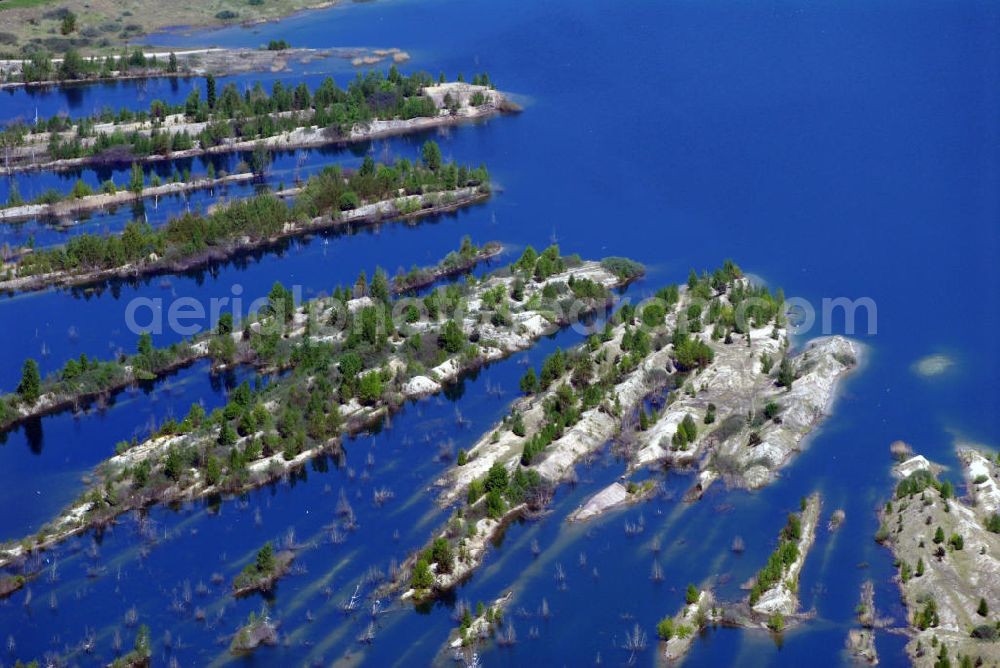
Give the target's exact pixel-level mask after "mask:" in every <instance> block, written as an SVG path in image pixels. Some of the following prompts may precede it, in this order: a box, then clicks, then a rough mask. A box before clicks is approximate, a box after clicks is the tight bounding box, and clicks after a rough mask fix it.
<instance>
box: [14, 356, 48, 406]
mask: <svg viewBox="0 0 1000 668" xmlns="http://www.w3.org/2000/svg"><path fill="white" fill-rule="evenodd" d="M41 391H42V377H41V374H39V373H38V362H36V361H35V360H33V359H31V358H28V359H26V360H24V366H23V367H21V382H20V383H19V384H18V386H17V395H18V396H19V397H20V398H21V400H22V401H23V402H24V403H26V404H28V405H32V404H34V403H35V402H36V401H38V397H39V396H40V395H41Z"/></svg>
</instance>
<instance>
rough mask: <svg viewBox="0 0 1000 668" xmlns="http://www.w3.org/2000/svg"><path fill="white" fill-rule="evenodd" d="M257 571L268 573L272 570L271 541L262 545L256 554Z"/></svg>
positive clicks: (272, 550) (272, 551) (272, 549)
mask: <svg viewBox="0 0 1000 668" xmlns="http://www.w3.org/2000/svg"><path fill="white" fill-rule="evenodd" d="M257 570H258V571H259V572H261V573H270V572H271V571H272V570H274V548H273V547H272V546H271V541H268V542H266V543H264V547H262V548H260V550H259V551H258V552H257Z"/></svg>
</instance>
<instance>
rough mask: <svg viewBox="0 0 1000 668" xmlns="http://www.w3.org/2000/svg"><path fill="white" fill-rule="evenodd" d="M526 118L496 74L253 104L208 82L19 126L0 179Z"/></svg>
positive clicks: (332, 88) (417, 78)
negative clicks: (178, 93) (171, 101)
mask: <svg viewBox="0 0 1000 668" xmlns="http://www.w3.org/2000/svg"><path fill="white" fill-rule="evenodd" d="M516 110H518V107H517V105H515V104H514V103H512V102H511V101H510V100H508V98H507V97H506V96H505V95H504V94H503V93H501V92H499V91H498V90H496V89H495V88H494V87H493V83H492V82H491V80H490V79H489V75H488V74H479V75H476V76H475V77H474V79H473V83H466V82H461V81H451V82H448V81H445V80H444V79H443V78H439V79H438V80H434V79H433V78H432V77H431V76H430V75H428V74H427V73H417V74H413V75H409V76H404V75H403V74H401V73H400V72H399V71H398V70H397V69H396V68H395V66H393V68H392V69H390V71H389V72H388V73H385V74H383V73H381V72H373V71H369V72H368V73H367V74H366V75H365V76H361V75H360V74H359V75H358V76H357V77H356V78H354V79H352V80H350V81H349V82H348V85H347V86H346V88H341V87H340V86H338V84H337V83H336V82H335V81H334V80H333V78H330V77H328V78H327V79H325V80H324V82H323V83H322V84H320V85H319V86H317V87H316V88H314V89H313V90H310V89H309V88H308V87H307V86H306V85H305V84H299V85H298V86H294V87H292V86H285V85H283V84H282V83H281V82H280V81H279V82H276V83H275V84H274V85H273V86H272V87H271V90H270V91H265V90H264V88H263V86H262V85H261V84H260V83H259V82H258V83H256V84H255V85H254V87H253V88H252V90H251V91H250V92H248V93H247V94H246V95H244V94H241V93H240V92H239V91H238V90H237V89H236V85H235V84H234V83H228V84H226V85H225V86H224V87H223V88H222V89H221V90H217V89H216V84H215V79H214V78H212V77H208V78H207V79H206V84H205V91H204V93H202V92H201V91H200V89H195V90H192V92H191V94H190V95H189V96H188V98H187V100H185V102H184V103H183V104H178V105H168V104H166V103H164V102H163V101H161V100H154V101H152V102H151V103H150V105H149V108H148V110H143V111H139V112H133V111H131V110H129V109H121V110H119V111H118V112H117V113H114V112H113V111H111V110H106V111H104V112H101V113H99V114H97V115H95V116H92V117H87V118H83V119H77V120H75V121H74V120H73V119H70V118H68V117H65V116H53V117H51V118H49V119H39V120H38V121H36V122H34V123H33V124H30V125H28V124H25V123H23V122H20V123H12V124H10V125H8V127H6V128H4V129H3V131H2V133H0V134H2V139H3V145H4V152H3V156H2V158H3V160H2V167H0V173H6V174H10V173H13V172H17V171H27V170H48V171H60V170H71V169H78V168H80V167H83V166H87V165H101V164H121V163H128V162H143V163H146V162H154V161H167V160H175V159H180V158H191V157H198V156H205V155H215V154H220V153H231V152H234V151H247V152H249V151H254V150H255V149H256V150H288V149H296V148H306V147H316V146H324V145H331V144H349V143H357V142H365V141H370V140H372V139H376V138H379V137H386V136H391V135H399V134H408V133H413V132H419V131H421V130H428V129H431V128H436V127H441V126H446V125H453V124H457V123H464V122H469V121H475V120H480V119H484V118H488V117H490V116H493V115H496V114H498V113H502V112H510V111H516Z"/></svg>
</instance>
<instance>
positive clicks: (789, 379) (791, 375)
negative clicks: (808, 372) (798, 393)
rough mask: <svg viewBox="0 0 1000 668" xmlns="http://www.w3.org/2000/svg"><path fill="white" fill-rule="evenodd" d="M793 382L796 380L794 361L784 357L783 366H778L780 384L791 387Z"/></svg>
mask: <svg viewBox="0 0 1000 668" xmlns="http://www.w3.org/2000/svg"><path fill="white" fill-rule="evenodd" d="M793 382H795V371H794V369H792V362H791V360H789V359H788V358H787V357H784V358H782V360H781V366H779V367H778V385H779V386H781V387H787V388H791V387H792V383H793Z"/></svg>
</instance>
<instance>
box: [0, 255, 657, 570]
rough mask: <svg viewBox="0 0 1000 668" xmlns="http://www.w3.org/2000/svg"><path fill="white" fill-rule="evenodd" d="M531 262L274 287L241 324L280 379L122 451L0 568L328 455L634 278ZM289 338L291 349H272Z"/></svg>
mask: <svg viewBox="0 0 1000 668" xmlns="http://www.w3.org/2000/svg"><path fill="white" fill-rule="evenodd" d="M541 257H542V258H544V259H542V260H540V262H541V264H540V270H536V271H533V272H529V273H528V277H529V278H530V280H525V279H524V278H521V277H519V276H515V274H517V272H518V269H517V267H516V266H512V267H510V268H507V269H501V270H498V271H497V272H494V273H493V274H491V275H490V276H487V277H486V278H484V279H483V280H482V281H480V280H475V279H473V278H470V279H469V281H468V282H467V283H466V284H464V285H461V284H451V285H449V286H448V287H447V288H438V289H437V290H435V291H433V292H431V293H430V294H429V295H427V296H426V297H423V298H422V299H419V298H408V299H407V300H406V301H401V299H402V298H397V297H393V296H392V290H391V288H390V284H389V280H388V277H387V276H386V275H385V274H384V272H376V274H375V275H374V277H373V278H372V281H371V284H368V282H367V280H366V279H365V277H364V276H362V277H360V278H359V281H358V282H357V283H356V284H355V285H354V286H353V287H352V288H350V289H348V288H344V289H341V288H338V289H337V290H336V291H335V293H334V296H333V297H331V298H328V299H319V300H316V301H314V302H310V303H309V304H307V305H306V306H305V307H304V308H303V310H302V311H304V312H296V311H295V310H294V309H293V308H292V306H291V303H290V301H291V299H292V297H291V293H288V292H287V291H285V290H284V288H282V287H281V286H280V285H276V286H275V289H273V290H272V291H271V295H270V303H269V307H268V309H269V311H270V312H271V313H273V314H274V315H273V317H272V318H271V324H272V326H271V327H261V328H259V329H255V328H253V327H251V328H249V336H248V338H249V343H250V345H251V346H253V347H254V349H255V350H256V351H257V353H258V354H259V355H261V357H263V358H264V359H266V360H268V361H269V362H270V364H271V365H273V366H275V367H280V366H284V367H285V368H288V369H289V373H287V374H286V375H285V376H283V377H281V378H279V379H275V380H274V381H273V382H271V383H269V384H268V385H267V386H266V387H265V388H262V389H259V390H256V391H254V390H251V388H250V387H249V385H247V384H244V385H242V386H241V387H240V388H238V389H237V391H234V393H233V394H232V396H231V397H230V401H229V403H228V404H227V406H226V408H225V409H220V410H217V411H215V412H213V413H212V414H210V415H206V414H205V411H204V410H203V409H200V406H199V405H197V404H196V405H194V406H192V408H191V411H190V412H189V414H188V415H187V416H186V417H185V418H184V420H182V421H179V422H178V421H171V422H170V423H169V424H165V425H163V426H162V427H161V429H160V431H159V432H158V433H157V434H155V435H154V436H152V437H151V438H149V439H147V440H145V441H143V442H141V443H138V444H135V445H131V444H126V447H125V448H123V449H122V451H121V452H120V453H119V454H117V455H115V456H114V457H112V458H111V459H109V460H108V461H107V462H105V463H104V464H102V465H100V466H98V467H97V469H96V470H95V474H94V477H95V483H94V484H93V485H92V486H91V488H90V489H89V490H88V491H87V492H86V493H84V494H83V495H82V497H81V498H80V500H79V501H78V502H76V503H74V504H72V505H71V506H70V507H69V508H67V509H66V511H65V512H64V513H63V514H62V515H60V517H59V518H57V519H56V520H55V521H54V522H52V523H51V524H49V525H47V526H46V527H44V528H43V529H42V531H41V532H39V534H38V535H37V536H35V537H34V538H31V539H25V540H24V541H21V542H20V543H18V544H16V545H10V546H8V547H7V548H6V549H5V550H4V551H3V555H4V556H3V561H4V563H10V562H12V561H14V560H17V559H18V558H19V557H21V556H23V555H25V554H26V553H27V552H28V551H31V550H35V549H39V548H44V547H47V546H51V545H53V544H55V543H58V542H59V541H61V540H63V539H65V538H66V537H68V536H70V535H73V534H75V533H78V532H80V531H83V530H85V529H87V528H88V527H93V526H99V525H102V524H106V523H108V522H111V521H113V520H114V518H115V517H117V516H118V515H120V514H121V513H123V512H126V511H127V510H131V509H134V508H141V507H143V506H146V505H148V504H150V503H157V502H164V501H171V500H179V499H190V498H197V497H202V496H205V495H209V494H218V493H227V492H238V491H241V490H245V489H249V488H252V487H256V486H258V485H261V484H263V483H264V482H266V481H269V480H272V479H274V478H276V477H279V476H281V475H283V474H284V473H285V472H286V471H288V470H290V469H292V468H295V467H297V466H301V465H302V464H304V463H305V462H306V461H308V460H309V459H311V458H312V457H315V456H316V455H318V454H321V453H324V452H329V451H330V450H331V449H335V448H336V447H337V446H338V443H339V439H340V435H341V434H342V433H343V432H344V431H345V430H346V431H348V432H357V431H360V430H364V429H367V428H369V427H371V426H372V425H374V424H376V423H377V422H378V421H379V420H381V419H382V418H383V417H384V416H385V415H387V414H388V413H390V412H391V411H393V410H395V409H397V408H398V407H399V406H401V405H402V403H403V402H404V401H406V400H407V399H412V398H416V397H421V396H426V395H428V394H433V393H436V392H440V391H441V390H442V389H443V387H444V386H445V385H446V384H448V383H450V382H453V381H455V380H456V379H458V378H459V377H460V376H461V375H462V374H463V373H465V372H466V371H468V370H470V369H475V368H478V367H480V366H482V365H484V364H486V363H488V362H490V361H492V360H497V359H501V358H503V357H506V356H507V355H509V354H511V353H512V352H514V351H517V350H522V349H525V348H527V347H529V346H531V345H532V344H533V343H534V342H535V341H537V340H538V338H540V337H541V336H543V335H544V334H546V333H549V332H552V331H554V330H556V329H558V328H559V326H560V325H564V324H568V323H569V322H570V320H569V316H567V315H565V314H563V313H562V311H561V308H560V305H559V301H560V299H561V298H564V297H565V296H566V295H567V292H568V291H569V289H570V288H569V287H568V285H570V284H573V285H578V286H581V287H582V288H584V292H585V294H584V295H577V299H578V301H577V304H578V307H579V309H581V312H588V311H594V310H596V309H598V308H601V307H603V306H605V305H606V304H608V303H609V302H611V301H612V300H613V294H612V293H611V292H610V289H611V288H614V287H618V286H621V285H624V284H625V283H627V282H628V281H629V280H632V279H633V278H635V275H636V274H635V273H634V272H636V271H639V269H637V267H636V266H635V265H631V264H630V265H627V266H625V267H623V266H622V264H621V263H620V262H617V261H608V262H605V263H603V264H602V263H599V262H593V261H589V262H588V261H582V260H580V259H579V258H576V257H573V256H568V257H563V256H561V255H560V254H559V251H558V248H557V247H554V246H553V247H551V248H549V249H547V250H546V251H545V252H544V253H543V254H542V256H541ZM626 269H628V270H629V271H625V270H626ZM531 277H533V278H531ZM508 290H509V292H508ZM344 296H348V297H349V299H347V301H346V303H345V302H344V301H343V297H344ZM421 311H423V312H424V313H425V315H426V317H425V318H423V319H421V315H420V313H421ZM389 313H393V314H394V316H395V317H393V318H391V319H390V318H389V317H388V315H387V314H389ZM306 314H308V315H306ZM325 325H329V327H326V326H325ZM299 330H301V332H302V334H301V339H300V340H299V341H298V342H293V343H292V345H287V344H282V342H283V341H284V340H286V337H289V336H294V335H295V334H294V333H295V332H297V331H299ZM221 338H222V340H223V341H227V340H228V341H230V342H232V341H233V338H232V337H230V336H229V335H222V337H221Z"/></svg>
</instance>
